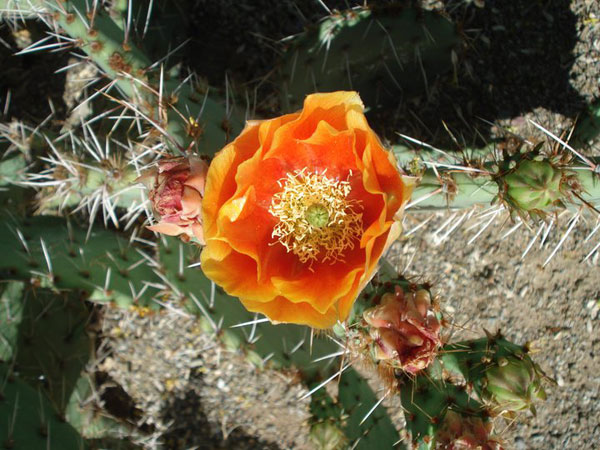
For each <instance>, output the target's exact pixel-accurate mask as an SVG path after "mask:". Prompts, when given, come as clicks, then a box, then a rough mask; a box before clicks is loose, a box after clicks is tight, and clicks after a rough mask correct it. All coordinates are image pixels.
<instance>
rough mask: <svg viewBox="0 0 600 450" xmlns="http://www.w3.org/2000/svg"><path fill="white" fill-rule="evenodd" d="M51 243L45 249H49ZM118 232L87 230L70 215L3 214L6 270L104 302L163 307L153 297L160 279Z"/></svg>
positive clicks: (0, 263)
mask: <svg viewBox="0 0 600 450" xmlns="http://www.w3.org/2000/svg"><path fill="white" fill-rule="evenodd" d="M44 248H45V250H46V251H45V252H44ZM138 250H140V251H142V250H143V249H137V248H135V247H134V246H132V245H131V244H130V243H129V242H128V241H127V240H126V239H123V238H121V237H120V236H119V235H118V234H117V233H113V232H111V231H107V230H97V229H93V230H92V231H91V233H90V235H89V239H86V231H85V230H84V229H81V228H78V227H76V226H75V225H72V224H71V223H69V222H68V221H67V220H65V219H60V218H57V217H43V216H37V217H32V218H28V219H25V220H18V219H16V218H11V217H8V216H6V215H5V216H4V217H3V218H2V219H0V254H3V255H12V257H11V258H4V259H2V260H0V274H2V275H3V276H5V277H12V278H16V279H23V280H29V279H30V278H32V277H33V278H38V279H40V280H43V281H44V282H45V283H49V284H50V285H52V286H55V287H57V288H61V289H64V288H66V289H76V290H79V291H80V292H82V294H85V295H89V300H91V301H95V302H98V303H115V304H117V305H119V306H121V307H131V306H134V305H137V306H143V307H150V308H153V309H158V308H159V306H158V305H157V304H156V303H155V302H154V301H153V300H152V298H153V295H154V294H155V293H156V288H153V287H150V286H149V285H150V284H153V283H156V282H157V281H158V280H159V279H158V277H157V276H156V274H155V273H154V272H153V270H152V268H151V267H150V266H149V263H148V261H147V259H146V258H145V257H144V256H143V254H142V253H140V251H138Z"/></svg>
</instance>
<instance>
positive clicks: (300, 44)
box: [281, 7, 459, 110]
mask: <svg viewBox="0 0 600 450" xmlns="http://www.w3.org/2000/svg"><path fill="white" fill-rule="evenodd" d="M458 42H459V36H458V34H457V32H456V29H455V26H454V25H453V24H452V23H451V22H450V21H448V20H447V19H446V18H444V17H442V16H441V15H439V14H437V13H435V12H431V11H422V10H419V9H417V8H410V7H389V8H382V9H377V8H376V9H367V8H355V9H351V10H347V11H343V12H336V13H335V14H333V15H332V16H330V17H327V18H325V19H324V20H323V21H321V23H319V24H318V26H316V27H315V28H312V29H308V30H307V31H305V32H304V33H302V34H300V35H298V36H295V37H294V38H292V39H291V41H290V42H289V48H288V49H287V50H286V51H285V53H284V57H283V58H284V59H283V62H282V68H281V77H282V79H283V81H282V84H283V89H282V91H281V95H282V104H283V105H286V106H287V108H288V109H289V110H296V109H299V107H300V106H301V105H302V101H303V100H304V97H305V96H306V95H307V94H309V93H312V92H329V91H337V90H356V91H358V92H359V93H360V96H361V98H362V99H363V101H364V102H365V104H367V105H369V106H370V107H371V108H378V107H380V106H383V105H386V104H395V103H397V102H398V99H400V98H403V97H404V98H406V97H408V96H410V95H415V94H418V93H423V92H428V89H429V88H430V87H429V84H430V83H432V82H433V81H434V80H435V79H436V77H438V76H440V75H443V74H444V73H447V72H450V71H451V70H452V51H453V49H454V48H455V47H456V46H457V44H458Z"/></svg>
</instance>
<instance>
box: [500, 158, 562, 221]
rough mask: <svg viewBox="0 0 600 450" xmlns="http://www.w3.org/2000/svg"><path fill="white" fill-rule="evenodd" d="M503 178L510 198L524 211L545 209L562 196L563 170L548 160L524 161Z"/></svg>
mask: <svg viewBox="0 0 600 450" xmlns="http://www.w3.org/2000/svg"><path fill="white" fill-rule="evenodd" d="M503 180H504V182H505V183H506V186H507V190H506V195H507V197H508V199H509V200H510V201H511V202H512V203H513V204H515V205H516V206H517V207H519V208H520V209H522V210H523V211H532V210H544V209H546V208H547V207H548V206H550V205H552V204H554V203H555V202H556V201H557V200H559V199H560V198H561V196H562V193H561V191H560V187H561V180H562V171H561V170H559V169H556V168H554V167H553V166H552V165H551V164H550V163H549V162H548V161H523V162H521V163H520V164H519V166H518V167H517V169H516V170H515V171H514V172H512V173H510V174H509V175H506V176H505V177H503Z"/></svg>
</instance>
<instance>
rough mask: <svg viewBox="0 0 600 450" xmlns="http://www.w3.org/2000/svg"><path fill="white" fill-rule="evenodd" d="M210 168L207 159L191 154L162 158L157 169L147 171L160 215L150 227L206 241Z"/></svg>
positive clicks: (182, 236)
mask: <svg viewBox="0 0 600 450" xmlns="http://www.w3.org/2000/svg"><path fill="white" fill-rule="evenodd" d="M207 172H208V165H207V164H206V163H205V162H204V161H202V160H201V159H200V158H199V157H197V156H190V157H189V158H185V157H180V158H169V159H164V160H161V161H160V162H159V163H158V167H157V168H156V169H154V170H153V171H151V172H149V173H147V174H145V175H143V177H142V178H143V179H144V180H151V181H152V186H151V190H150V193H149V197H150V201H151V203H152V208H153V209H154V211H155V212H156V214H157V215H158V216H159V217H160V220H159V221H158V223H156V224H154V225H151V226H149V227H148V229H150V230H152V231H155V232H157V233H162V234H166V235H168V236H179V237H180V238H181V239H182V240H184V241H190V240H192V239H193V240H195V242H197V243H198V244H204V232H203V229H202V197H203V196H204V185H205V183H206V174H207Z"/></svg>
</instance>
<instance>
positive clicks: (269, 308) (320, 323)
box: [240, 297, 338, 328]
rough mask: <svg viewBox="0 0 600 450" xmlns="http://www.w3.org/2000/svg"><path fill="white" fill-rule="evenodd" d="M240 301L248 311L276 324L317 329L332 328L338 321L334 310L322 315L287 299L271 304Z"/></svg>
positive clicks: (310, 307)
mask: <svg viewBox="0 0 600 450" xmlns="http://www.w3.org/2000/svg"><path fill="white" fill-rule="evenodd" d="M240 301H241V302H242V304H243V305H244V306H245V307H246V309H247V310H248V311H251V312H258V313H262V314H264V315H266V316H267V317H268V318H269V319H271V320H272V321H273V322H275V323H278V322H283V323H289V322H292V323H297V324H300V325H309V326H311V327H315V328H330V327H332V326H333V325H334V324H335V323H336V321H337V319H338V316H337V312H336V311H335V309H333V308H331V309H329V310H328V311H326V312H325V313H323V314H322V313H320V312H318V311H317V310H315V309H314V308H313V307H312V305H310V304H309V303H306V302H302V303H292V302H290V301H289V300H287V299H286V298H285V297H276V298H275V299H273V300H272V301H269V302H255V301H252V300H248V299H245V298H241V299H240Z"/></svg>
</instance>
